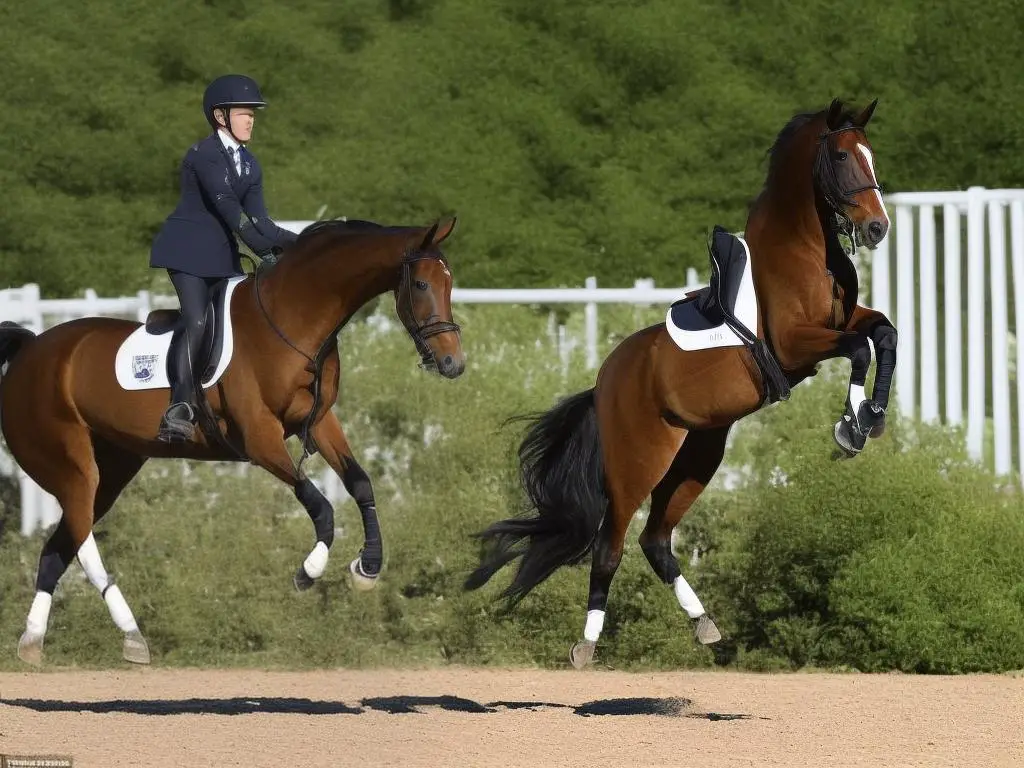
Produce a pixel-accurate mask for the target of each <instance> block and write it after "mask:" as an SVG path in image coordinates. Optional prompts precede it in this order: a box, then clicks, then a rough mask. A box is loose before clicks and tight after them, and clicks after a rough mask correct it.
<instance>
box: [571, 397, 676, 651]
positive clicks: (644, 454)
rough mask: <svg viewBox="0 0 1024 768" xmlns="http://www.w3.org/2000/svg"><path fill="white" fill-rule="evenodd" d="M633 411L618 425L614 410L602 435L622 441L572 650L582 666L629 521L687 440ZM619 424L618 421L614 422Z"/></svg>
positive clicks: (615, 449)
mask: <svg viewBox="0 0 1024 768" xmlns="http://www.w3.org/2000/svg"><path fill="white" fill-rule="evenodd" d="M630 412H631V409H628V408H627V409H624V410H620V411H617V412H616V413H621V414H622V417H623V423H622V424H620V425H618V426H619V428H618V429H612V428H609V427H606V424H608V423H609V422H610V421H614V420H615V418H614V417H615V415H616V414H609V416H610V417H611V418H609V419H607V420H605V421H603V422H602V424H601V434H602V440H603V441H610V440H611V439H612V438H611V436H612V435H615V440H617V442H615V443H611V442H608V444H607V446H606V450H605V478H606V485H607V488H608V500H609V504H608V510H607V513H606V515H605V519H604V524H603V525H602V526H601V531H600V533H599V534H598V538H597V541H596V542H595V545H594V552H593V562H592V564H591V569H590V589H589V594H588V597H587V619H586V624H585V625H584V628H583V637H582V639H581V640H579V641H577V642H576V643H575V644H574V645H573V647H572V649H571V650H570V652H569V660H570V662H571V663H572V665H573V666H574V667H575V668H576V669H583V668H584V667H586V666H587V664H589V663H590V662H591V660H592V659H593V656H594V651H595V649H596V648H597V641H598V639H599V638H600V637H601V632H602V630H603V629H604V620H605V611H606V608H607V605H608V593H609V591H610V589H611V583H612V579H613V578H614V577H615V572H616V571H617V570H618V567H619V563H620V562H621V560H622V548H623V544H624V542H625V539H626V531H627V529H628V528H629V523H630V521H631V520H632V519H633V516H634V515H635V514H636V511H637V509H639V507H640V504H641V503H642V502H643V500H644V499H645V498H647V496H648V495H649V494H650V493H651V491H652V489H653V488H654V486H655V484H656V483H657V481H658V478H659V477H660V476H661V475H662V474H664V471H665V467H666V466H668V464H669V463H670V461H671V459H670V457H671V456H673V455H674V454H675V452H676V451H678V448H679V441H680V440H681V439H682V438H681V435H680V433H679V431H678V430H677V429H675V428H670V427H668V425H666V424H665V423H664V422H662V421H660V420H653V419H652V420H650V421H649V422H648V423H646V424H642V423H637V421H636V418H635V416H632V417H629V418H627V414H628V413H630ZM629 425H631V426H629ZM614 426H616V424H612V427H614ZM683 434H685V433H683ZM631 436H637V437H640V436H642V439H634V440H630V437H631Z"/></svg>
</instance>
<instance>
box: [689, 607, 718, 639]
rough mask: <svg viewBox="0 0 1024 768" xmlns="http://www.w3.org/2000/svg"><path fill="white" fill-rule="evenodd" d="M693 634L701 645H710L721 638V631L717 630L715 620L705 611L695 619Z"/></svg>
mask: <svg viewBox="0 0 1024 768" xmlns="http://www.w3.org/2000/svg"><path fill="white" fill-rule="evenodd" d="M693 634H694V636H695V637H696V638H697V642H699V643H700V644H701V645H711V644H712V643H717V642H718V641H719V640H721V639H722V633H721V632H719V631H718V627H716V626H715V622H713V621H712V620H711V617H710V616H708V615H707V614H706V613H702V614H701V615H700V618H698V619H697V628H696V629H695V630H694V632H693Z"/></svg>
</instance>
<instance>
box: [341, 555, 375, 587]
mask: <svg viewBox="0 0 1024 768" xmlns="http://www.w3.org/2000/svg"><path fill="white" fill-rule="evenodd" d="M348 575H349V578H350V579H351V580H352V588H353V589H355V590H356V591H358V592H369V591H370V590H371V589H373V588H374V587H376V586H377V579H378V578H379V577H380V574H377V576H367V575H366V574H364V573H363V568H362V565H361V564H360V561H359V558H358V557H357V558H356V559H355V560H353V561H352V562H351V563H349V564H348Z"/></svg>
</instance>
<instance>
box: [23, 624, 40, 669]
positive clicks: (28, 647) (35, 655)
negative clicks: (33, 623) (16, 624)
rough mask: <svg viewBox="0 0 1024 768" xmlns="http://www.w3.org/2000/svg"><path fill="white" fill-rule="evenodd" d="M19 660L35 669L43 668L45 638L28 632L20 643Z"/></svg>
mask: <svg viewBox="0 0 1024 768" xmlns="http://www.w3.org/2000/svg"><path fill="white" fill-rule="evenodd" d="M18 658H19V659H21V660H22V661H23V662H25V663H26V664H31V665H32V666H33V667H41V666H43V638H42V637H41V636H35V635H30V634H29V633H28V632H26V633H25V634H23V635H22V636H21V639H20V640H19V641H18Z"/></svg>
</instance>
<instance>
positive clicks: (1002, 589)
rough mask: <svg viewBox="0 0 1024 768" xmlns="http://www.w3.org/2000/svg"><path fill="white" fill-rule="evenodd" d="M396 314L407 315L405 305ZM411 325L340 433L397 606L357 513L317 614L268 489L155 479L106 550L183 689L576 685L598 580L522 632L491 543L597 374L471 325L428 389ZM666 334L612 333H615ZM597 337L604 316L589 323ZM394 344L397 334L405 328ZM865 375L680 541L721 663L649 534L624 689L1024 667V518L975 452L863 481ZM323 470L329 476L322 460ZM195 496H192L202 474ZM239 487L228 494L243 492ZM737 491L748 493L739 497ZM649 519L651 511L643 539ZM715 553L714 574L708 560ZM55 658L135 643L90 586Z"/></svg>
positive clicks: (637, 578) (554, 592) (617, 636)
mask: <svg viewBox="0 0 1024 768" xmlns="http://www.w3.org/2000/svg"><path fill="white" fill-rule="evenodd" d="M383 304H384V305H387V304H388V302H384V303H383ZM386 309H387V311H386V312H385V314H384V317H385V318H388V320H387V321H382V320H381V318H380V317H374V318H372V321H370V322H365V321H359V322H355V323H353V324H352V326H350V327H349V328H347V329H346V330H345V332H344V333H343V334H342V338H341V348H342V360H343V379H342V387H341V390H342V391H341V397H340V401H339V405H338V412H339V414H340V416H341V419H342V422H343V424H344V425H345V428H346V432H347V434H348V436H349V438H350V442H351V444H352V445H353V447H354V450H355V452H356V455H357V457H358V458H359V460H360V463H361V464H363V466H364V467H365V468H366V469H367V471H368V472H369V474H370V477H371V479H372V481H373V484H374V489H375V493H376V496H377V501H378V507H379V509H380V516H381V522H382V528H383V535H384V543H385V560H386V564H385V571H384V576H383V578H382V583H381V584H380V585H379V586H378V588H377V589H376V590H375V591H373V592H370V593H355V592H353V591H351V590H350V589H349V588H348V585H347V578H346V570H345V567H346V565H347V563H348V561H349V560H350V559H351V558H352V557H354V556H355V554H356V552H357V551H358V549H359V547H360V545H361V543H362V528H361V524H360V522H359V516H358V511H357V509H356V507H355V505H354V503H353V502H352V501H351V500H346V501H344V502H342V503H340V504H338V505H336V523H337V525H338V527H339V531H338V535H337V538H336V542H335V545H334V549H333V553H332V561H331V564H330V566H329V568H328V570H327V573H326V574H325V576H324V578H323V579H322V580H321V581H320V582H319V583H318V584H317V586H316V587H314V588H313V589H312V590H310V591H309V592H306V593H301V594H298V593H296V592H295V590H294V588H293V586H292V582H291V578H292V574H293V573H294V572H295V569H296V568H297V567H298V565H299V563H300V562H301V561H302V559H303V558H304V557H305V555H306V553H307V552H308V550H309V548H310V547H311V546H312V545H313V534H312V529H311V526H310V523H309V520H308V519H307V517H306V515H305V513H304V512H303V511H302V510H301V508H300V507H299V505H298V503H297V502H296V500H295V499H294V497H293V496H292V495H291V493H290V492H289V491H288V490H287V489H286V488H285V487H284V486H282V485H281V484H280V483H277V482H276V481H274V480H272V479H271V478H270V477H269V475H267V474H266V473H264V472H262V471H259V470H255V469H251V470H250V473H249V475H248V476H247V477H241V476H239V475H238V474H237V473H236V471H235V469H233V468H227V469H226V470H225V468H224V467H219V466H218V465H202V464H197V465H193V464H187V463H183V462H153V463H152V464H151V465H150V466H148V467H147V468H146V470H145V471H144V473H143V476H142V477H140V478H139V479H137V480H136V481H135V482H133V483H132V484H131V485H130V486H129V488H128V489H127V490H126V492H125V494H124V495H123V497H122V499H121V500H120V501H119V502H118V504H117V505H116V506H115V508H114V510H113V511H112V512H111V514H110V515H109V516H108V518H107V519H105V520H104V521H103V523H102V524H101V525H100V526H99V528H98V534H97V536H98V542H99V547H100V551H101V553H102V555H103V558H104V561H105V564H106V565H107V566H108V568H109V569H110V571H111V573H112V574H114V576H115V577H116V578H117V580H118V582H119V583H120V585H121V587H122V589H123V590H124V593H125V595H126V597H127V599H128V601H129V603H130V604H131V605H132V607H133V609H134V610H135V612H136V614H137V616H138V618H139V621H140V624H141V626H142V628H143V630H144V632H145V633H146V634H147V636H148V637H149V640H150V643H151V646H152V651H153V654H154V663H156V664H160V665H171V666H176V665H244V666H249V665H252V666H287V667H321V666H334V665H348V666H359V665H378V664H387V665H403V664H416V665H419V664H437V663H449V662H457V663H462V664H537V665H543V666H564V665H565V664H566V662H567V652H568V649H569V646H570V645H571V643H572V642H574V641H575V640H576V639H577V638H578V637H579V633H580V632H581V630H582V626H583V622H584V619H585V614H586V595H587V581H588V570H589V569H588V568H587V567H585V566H584V567H578V568H573V569H563V570H561V571H559V572H557V573H556V574H555V575H554V576H553V577H552V578H551V579H550V580H549V581H547V582H545V583H544V584H543V585H541V586H540V587H539V588H538V589H536V590H535V591H534V592H533V593H531V595H530V596H528V597H527V598H526V599H525V600H524V601H523V602H522V603H521V604H520V606H519V608H518V610H516V611H514V612H512V613H511V614H509V615H505V614H503V613H502V612H501V611H500V608H499V606H498V605H496V604H495V603H494V601H493V598H494V597H495V595H496V594H497V592H498V591H499V590H500V589H501V588H502V587H503V585H504V584H505V583H507V580H508V578H509V574H507V573H501V574H499V575H498V576H497V577H496V578H495V580H494V583H493V584H489V585H487V586H486V587H485V588H483V589H481V590H479V591H478V592H473V593H468V594H467V593H464V592H462V588H461V586H462V581H463V579H464V578H465V576H466V574H467V573H468V572H469V570H471V569H472V568H473V567H474V566H475V565H476V562H477V546H478V545H477V543H476V542H475V541H474V540H473V539H472V538H471V534H472V533H474V532H476V531H478V530H480V529H481V528H483V527H484V526H485V525H487V524H489V523H490V522H493V521H494V520H496V519H498V518H500V517H505V516H507V515H508V513H509V512H510V511H511V510H512V509H513V508H514V507H515V506H516V505H517V504H518V501H519V499H518V496H517V493H516V488H515V471H516V466H515V462H514V451H515V448H516V445H517V438H518V437H519V428H518V427H508V428H504V429H502V428H500V425H501V423H502V421H503V420H504V419H505V418H506V417H508V416H509V415H511V414H515V413H522V412H527V411H533V410H536V409H539V408H545V407H547V406H549V405H551V404H552V403H553V402H554V401H555V399H556V398H557V397H558V396H560V395H561V394H565V393H568V392H572V391H577V390H579V389H581V388H583V387H587V386H590V385H591V383H592V381H593V374H592V372H587V371H585V370H583V366H582V360H583V350H582V349H580V348H577V349H575V350H574V351H572V352H571V353H570V354H569V355H568V361H567V365H563V362H562V361H561V360H560V358H559V355H558V353H557V350H556V349H555V348H554V347H553V346H552V343H551V341H550V339H549V337H548V335H547V330H546V326H547V322H548V316H547V313H546V312H544V311H543V310H541V311H532V310H529V309H525V308H515V309H511V308H504V307H472V308H465V309H460V310H459V311H458V313H457V318H456V319H457V320H459V322H461V323H462V324H463V327H464V329H465V333H464V339H465V340H466V343H467V348H466V349H467V354H468V358H467V364H468V368H467V372H466V373H465V374H464V376H463V377H462V378H461V379H459V380H456V381H443V380H440V379H437V378H433V377H429V376H427V375H425V374H424V373H423V372H422V371H420V370H419V369H418V368H417V367H416V363H417V356H416V354H415V352H414V349H413V347H412V344H411V342H410V340H409V339H408V336H407V335H406V334H405V332H404V331H403V330H402V329H401V327H400V326H399V325H398V323H397V322H396V321H394V320H393V310H391V308H390V307H387V308H386ZM660 315H661V310H660V309H658V308H652V309H650V310H646V311H645V310H640V309H632V308H630V309H623V308H618V307H611V306H609V307H607V308H602V311H601V314H600V318H601V323H602V326H601V333H602V338H604V339H605V343H604V345H603V347H604V350H605V351H606V350H607V349H608V347H609V345H610V344H611V343H613V341H614V338H615V337H614V336H613V334H612V329H622V328H627V327H638V326H641V325H643V324H645V323H646V322H651V321H653V320H655V319H656V318H658V317H659V316H660ZM565 319H566V321H567V323H568V329H569V335H570V336H574V335H578V334H580V333H581V330H582V327H583V322H582V316H581V313H579V312H573V313H571V314H569V315H568V316H567V317H566V318H565ZM388 322H390V327H388ZM847 377H848V364H843V363H837V364H835V365H829V366H824V367H823V370H822V373H821V375H819V376H818V377H817V378H816V379H815V380H812V381H810V382H808V383H806V384H803V385H801V386H800V387H798V388H797V389H796V390H794V394H793V398H792V399H791V401H790V402H788V403H783V404H778V405H776V406H772V407H771V408H768V409H766V410H765V411H763V412H761V413H758V414H756V415H754V416H752V417H750V418H749V419H747V420H745V421H743V422H741V424H740V425H739V426H738V427H737V428H736V429H735V434H734V435H733V442H732V444H731V446H730V448H729V451H728V453H727V455H726V463H727V464H728V465H729V466H728V468H727V470H723V471H722V472H721V473H720V474H719V476H718V478H717V479H716V482H715V483H714V485H713V486H712V488H711V489H710V490H709V491H708V492H707V493H706V495H705V496H703V497H702V498H701V499H700V501H699V502H698V503H697V505H696V506H695V508H694V509H693V510H692V511H691V513H690V514H689V515H687V517H686V518H684V521H683V523H682V524H681V525H680V528H679V536H678V541H677V551H678V552H679V553H680V558H681V560H682V561H683V571H684V573H685V574H686V576H687V578H688V579H689V580H690V582H691V583H692V584H693V585H694V588H695V589H696V590H697V592H698V594H699V595H700V596H701V598H702V600H703V601H704V603H705V604H706V605H707V606H708V608H709V610H710V611H712V613H713V614H714V615H715V617H716V618H717V619H718V620H719V622H720V624H721V627H722V629H723V632H724V634H725V636H726V638H725V640H724V641H723V643H722V644H720V646H717V647H712V648H705V647H703V646H700V645H698V644H697V643H696V642H695V641H694V639H693V635H692V627H691V623H690V621H689V620H688V619H687V617H686V616H685V614H684V613H683V612H682V611H681V610H680V609H679V607H678V605H677V604H676V602H675V598H674V596H673V594H672V591H671V590H670V589H668V588H667V587H665V586H664V585H662V584H660V583H659V582H658V581H657V579H656V578H655V576H654V574H653V573H652V571H651V569H650V568H649V566H648V565H647V562H646V560H645V559H644V557H643V555H642V553H641V551H640V548H639V546H638V545H637V543H636V537H637V534H639V530H640V528H641V525H642V520H640V519H638V520H636V521H634V524H633V526H632V527H631V530H630V533H629V536H628V537H627V543H626V551H625V555H624V558H623V563H622V566H621V568H620V569H619V572H618V574H617V575H616V578H615V580H614V582H613V584H612V590H611V598H610V604H609V609H608V616H607V621H606V628H605V633H604V635H603V637H602V640H601V644H600V645H599V649H598V659H599V661H600V662H601V663H604V664H607V665H611V666H614V667H619V668H686V667H706V666H711V665H714V664H716V663H717V664H732V665H737V666H739V667H741V668H749V669H779V668H793V667H799V666H803V665H813V666H825V667H840V668H843V667H856V668H858V669H864V670H883V669H902V670H906V671H920V672H967V671H974V670H1003V669H1011V668H1020V667H1022V666H1024V629H1022V628H1024V590H1022V587H1021V585H1020V579H1019V574H1020V563H1021V562H1022V561H1024V514H1022V513H1024V509H1022V502H1021V499H1020V497H1019V496H1018V495H1015V494H1007V493H1004V491H1003V490H1002V489H1001V488H999V487H998V486H997V484H996V482H995V479H994V478H993V477H992V476H991V475H989V474H988V473H986V472H985V471H983V470H981V469H979V468H977V467H975V466H973V465H971V464H969V463H968V462H967V460H966V457H965V456H964V453H963V450H962V448H961V444H962V443H961V439H960V436H959V435H958V434H956V433H953V432H948V433H947V432H946V431H943V430H937V429H929V430H925V429H919V428H915V429H913V430H911V429H910V428H909V427H908V425H906V424H904V423H902V422H901V421H900V420H899V419H897V418H895V417H892V419H891V423H890V426H889V430H888V432H887V434H886V435H885V436H883V437H882V438H881V439H879V440H876V441H872V442H870V443H869V445H868V448H867V449H866V450H865V452H864V453H863V454H862V455H861V456H859V457H857V458H856V459H854V460H850V461H845V462H835V461H833V460H832V459H831V451H832V442H831V425H832V423H833V422H834V421H835V419H836V418H837V417H838V415H839V413H840V411H841V407H842V403H843V399H844V397H845V386H846V378H847ZM309 466H310V468H311V469H314V470H315V469H318V466H319V467H322V465H319V459H315V460H313V461H312V462H311V463H310V465H309ZM183 469H187V470H188V473H187V474H183V472H182V470H183ZM218 471H220V472H221V473H220V474H218ZM729 475H732V476H733V477H734V478H735V481H736V483H737V487H736V488H733V489H731V490H726V489H725V487H724V485H725V482H724V481H725V479H726V477H727V476H729ZM10 490H11V489H6V490H4V492H3V493H0V501H2V502H3V504H4V507H3V509H2V510H0V521H2V522H3V523H4V525H3V530H2V533H0V637H2V638H6V639H5V640H4V641H3V644H4V647H6V648H7V649H8V651H6V652H4V653H3V654H0V667H3V668H8V669H11V668H17V665H18V662H17V660H16V659H15V657H14V654H13V647H14V643H15V642H16V640H17V637H18V635H19V634H20V633H21V631H22V628H23V626H24V620H25V614H26V612H27V610H28V606H29V605H30V603H31V599H32V594H33V583H34V578H35V567H36V561H37V558H38V555H39V549H40V547H41V545H42V541H43V539H42V536H40V535H37V536H34V537H32V538H31V539H28V540H25V539H22V538H21V537H20V536H19V535H18V533H17V523H16V514H15V512H14V510H13V508H12V504H13V503H16V496H13V495H12V494H11V493H10V492H9V491H10ZM642 514H643V510H642V511H641V515H642ZM695 546H696V547H697V548H698V549H699V550H700V551H701V553H702V554H701V557H700V558H699V559H698V561H697V564H696V565H695V566H691V565H689V564H688V561H689V554H690V552H691V550H692V549H693V547H695ZM46 651H47V653H48V655H49V659H50V663H52V664H78V665H82V666H116V665H118V664H120V663H122V662H120V638H119V635H118V632H117V630H116V629H115V628H114V626H113V624H112V623H111V621H110V619H109V616H108V615H107V612H106V608H105V606H104V605H103V603H102V601H101V600H100V599H99V596H98V595H97V594H96V593H95V590H93V588H92V587H91V586H90V585H89V584H88V582H87V581H86V580H85V579H84V576H83V575H82V573H81V570H80V568H79V567H78V565H77V564H76V565H73V566H72V568H71V570H70V571H69V573H68V574H67V575H66V576H65V578H64V580H63V581H62V582H61V586H60V587H59V589H58V591H57V596H56V599H55V603H54V609H53V614H52V618H51V629H50V633H49V635H48V637H47V645H46Z"/></svg>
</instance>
